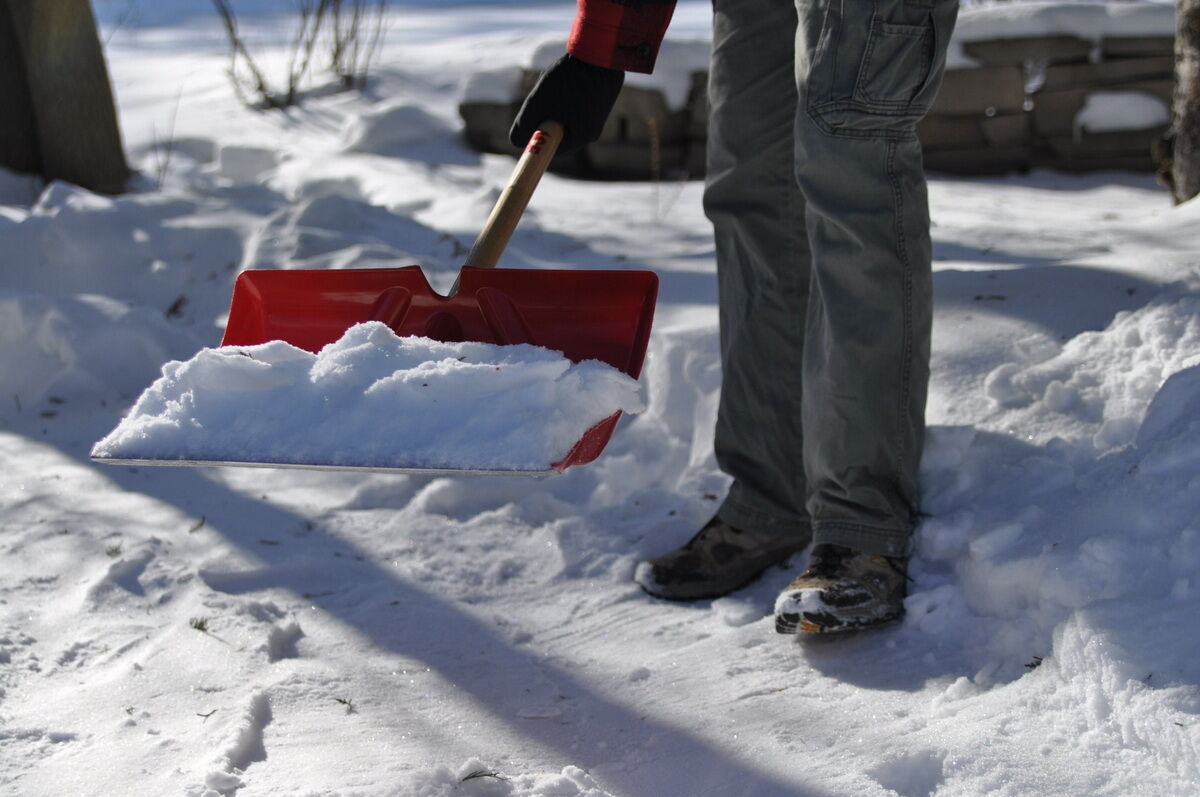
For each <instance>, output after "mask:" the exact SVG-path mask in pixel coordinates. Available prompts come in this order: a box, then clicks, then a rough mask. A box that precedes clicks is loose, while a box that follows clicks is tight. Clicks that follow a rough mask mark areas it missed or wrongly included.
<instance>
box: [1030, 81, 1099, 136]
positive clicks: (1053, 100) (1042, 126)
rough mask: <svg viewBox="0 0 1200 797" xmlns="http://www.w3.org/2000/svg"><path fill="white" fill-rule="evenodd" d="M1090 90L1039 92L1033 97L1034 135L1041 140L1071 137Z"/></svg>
mask: <svg viewBox="0 0 1200 797" xmlns="http://www.w3.org/2000/svg"><path fill="white" fill-rule="evenodd" d="M1089 92H1090V89H1062V90H1057V91H1039V92H1037V93H1036V94H1034V95H1033V111H1032V112H1031V114H1030V115H1031V117H1032V120H1033V132H1034V135H1036V136H1038V137H1039V138H1047V137H1053V136H1071V135H1072V134H1073V133H1074V131H1075V117H1076V116H1077V115H1078V114H1079V112H1080V111H1081V110H1083V106H1084V103H1086V102H1087V95H1088V93H1089Z"/></svg>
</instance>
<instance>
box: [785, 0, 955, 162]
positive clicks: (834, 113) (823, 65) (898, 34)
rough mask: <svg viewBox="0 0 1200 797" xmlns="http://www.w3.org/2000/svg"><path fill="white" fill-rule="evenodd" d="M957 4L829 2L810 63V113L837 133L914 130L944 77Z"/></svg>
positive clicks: (951, 0) (936, 0) (910, 134)
mask: <svg viewBox="0 0 1200 797" xmlns="http://www.w3.org/2000/svg"><path fill="white" fill-rule="evenodd" d="M957 12H958V3H957V0H928V1H927V2H922V1H921V0H876V2H875V3H868V2H861V0H860V3H859V4H858V5H850V6H840V7H837V8H836V10H835V8H830V9H829V11H828V12H827V15H826V17H825V20H824V25H823V30H822V32H821V36H820V40H819V42H818V44H817V46H816V48H815V52H814V57H813V63H812V64H811V69H810V75H809V79H810V81H812V82H811V84H810V86H809V88H810V90H809V91H808V92H807V100H808V112H809V115H810V116H811V117H812V118H813V119H814V121H816V122H817V124H818V126H819V127H820V128H821V129H823V130H824V131H825V132H827V133H830V134H832V135H842V136H852V137H857V138H882V139H892V140H898V139H912V138H915V137H916V125H917V122H918V121H920V120H921V118H922V117H924V116H925V114H926V113H927V112H928V111H929V108H930V106H931V105H933V100H934V98H935V97H936V96H937V90H938V87H939V86H940V85H941V76H942V72H943V70H944V69H945V64H946V46H947V44H948V42H949V40H950V34H951V32H952V31H953V29H954V21H955V18H956V17H957ZM839 61H840V62H841V63H839Z"/></svg>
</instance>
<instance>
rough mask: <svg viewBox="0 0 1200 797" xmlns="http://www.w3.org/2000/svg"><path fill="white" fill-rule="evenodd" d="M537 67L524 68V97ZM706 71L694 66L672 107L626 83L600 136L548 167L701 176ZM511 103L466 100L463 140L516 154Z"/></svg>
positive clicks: (620, 176) (604, 176) (611, 174)
mask: <svg viewBox="0 0 1200 797" xmlns="http://www.w3.org/2000/svg"><path fill="white" fill-rule="evenodd" d="M537 78H538V73H537V72H535V71H532V70H526V71H525V72H524V74H523V77H522V79H521V92H520V95H519V97H523V96H524V95H525V94H527V93H528V92H529V90H530V89H531V88H532V87H533V85H534V83H535V82H536V81H537ZM707 85H708V75H707V73H705V72H695V73H693V74H692V76H691V87H690V89H689V91H688V97H687V103H686V105H685V106H684V107H683V108H681V109H672V108H671V107H670V106H669V105H668V103H667V100H666V98H665V97H664V96H663V93H662V92H661V91H658V90H656V89H650V88H643V87H640V86H630V85H626V86H625V87H624V88H622V89H621V94H620V96H618V98H617V102H616V104H615V105H614V106H613V110H612V113H611V114H610V115H609V117H608V121H607V122H606V123H605V125H604V130H603V132H602V133H601V135H600V138H599V139H598V140H597V141H595V142H594V143H592V144H589V145H588V146H587V147H585V148H584V149H583V151H581V152H579V153H576V154H574V155H572V156H568V157H558V158H555V160H554V163H553V164H552V165H551V169H552V170H554V171H555V172H558V173H563V174H571V175H576V176H580V177H588V178H591V179H599V180H665V179H671V180H678V179H688V178H697V177H703V176H704V153H705V145H704V142H705V138H706V132H707V124H708V121H707V120H708V103H707V95H706V90H707ZM520 106H521V102H520V99H519V98H518V99H515V100H513V101H512V102H509V103H497V102H464V103H462V104H461V105H459V114H460V115H461V116H462V118H463V121H464V122H465V124H466V129H465V136H466V139H467V143H468V144H470V146H471V147H472V148H474V149H476V150H478V151H480V152H496V153H503V154H514V155H515V154H516V153H517V149H516V148H515V147H513V146H512V144H510V143H509V141H508V130H509V128H510V127H511V126H512V121H513V119H514V118H516V115H517V111H518V110H519V109H520Z"/></svg>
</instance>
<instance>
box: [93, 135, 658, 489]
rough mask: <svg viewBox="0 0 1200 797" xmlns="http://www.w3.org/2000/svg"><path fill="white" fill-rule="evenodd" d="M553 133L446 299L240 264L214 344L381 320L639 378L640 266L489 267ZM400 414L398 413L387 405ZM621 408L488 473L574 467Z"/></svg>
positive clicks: (378, 281)
mask: <svg viewBox="0 0 1200 797" xmlns="http://www.w3.org/2000/svg"><path fill="white" fill-rule="evenodd" d="M562 135H563V128H562V126H561V125H559V124H558V123H556V122H547V123H545V124H544V125H542V128H541V129H540V130H538V131H537V132H536V133H534V135H533V137H532V138H531V140H530V142H529V146H528V147H527V148H526V150H525V152H524V154H523V155H522V156H521V158H520V160H519V161H518V162H517V165H516V167H515V169H514V170H513V174H512V176H511V177H510V178H509V182H508V185H507V186H506V187H505V189H504V191H503V192H502V193H501V195H500V198H499V199H498V200H497V202H496V205H495V207H494V208H493V209H492V213H491V215H490V216H489V218H488V220H487V222H486V223H485V225H484V228H483V230H482V232H481V233H480V234H479V237H478V238H477V239H476V241H475V244H474V246H473V247H472V248H471V251H470V253H469V254H468V255H467V259H466V263H465V264H464V266H463V268H462V269H461V271H460V273H459V275H458V280H457V282H456V283H455V285H454V287H453V288H452V289H451V292H450V294H449V295H447V296H443V295H441V294H439V293H437V292H435V291H434V290H433V289H432V288H431V287H430V285H429V282H428V281H427V280H426V278H425V275H424V273H423V272H422V270H421V267H420V266H406V267H401V268H378V269H347V270H334V271H330V270H324V269H293V270H274V269H251V270H247V271H244V272H242V273H241V274H240V275H239V276H238V278H237V281H236V283H235V285H234V290H233V298H232V301H231V304H230V310H229V320H228V323H227V325H226V328H225V335H224V337H223V338H222V340H221V345H222V346H247V345H254V344H259V343H266V342H268V341H273V340H282V341H285V342H287V343H290V344H292V345H293V346H296V347H298V348H301V349H304V350H306V351H310V352H314V353H315V352H317V351H319V350H320V349H321V348H322V347H323V346H325V345H327V344H329V343H333V342H334V341H336V340H338V339H339V338H341V337H342V335H343V334H344V333H345V332H346V330H347V329H349V328H350V327H351V326H353V325H355V324H358V323H360V322H364V321H381V322H383V323H384V324H386V325H387V326H388V327H390V328H391V329H392V330H393V331H394V332H395V333H396V334H397V335H400V336H421V337H428V338H433V339H435V340H440V341H446V342H460V341H474V342H480V343H493V344H519V343H530V344H534V345H537V346H543V347H545V348H548V349H553V350H557V351H561V352H562V353H563V354H564V356H565V357H566V358H567V359H569V360H570V361H572V362H576V363H577V362H580V361H582V360H600V361H601V362H604V363H607V364H608V365H610V366H612V367H614V368H616V369H617V370H619V371H622V372H624V373H626V374H628V375H629V376H631V377H633V378H635V379H636V378H637V377H638V376H639V374H640V373H641V368H642V362H643V360H644V359H645V355H646V347H647V345H648V343H649V338H650V325H651V322H652V320H653V317H654V305H655V300H656V297H657V293H658V277H657V276H656V275H655V274H654V272H652V271H636V270H628V271H627V270H595V271H578V270H566V269H504V268H497V267H496V264H497V262H498V261H499V259H500V255H501V253H502V252H503V251H504V248H505V246H506V245H507V244H508V242H509V239H510V238H511V237H512V234H513V231H514V230H515V228H516V226H517V223H518V221H519V220H520V218H521V214H522V213H523V212H524V210H525V207H526V205H527V204H528V202H529V199H530V197H531V196H532V194H533V190H534V188H535V187H536V186H537V184H538V182H539V181H540V179H541V177H542V175H543V174H544V173H545V171H546V168H547V167H548V166H549V164H550V160H551V159H552V158H553V157H554V153H555V151H556V150H557V148H558V144H559V142H560V141H561V140H562ZM397 410H398V411H402V408H397ZM620 415H621V413H620V412H619V411H618V412H616V413H614V414H613V415H612V416H610V417H608V418H606V419H604V420H603V421H601V422H599V423H598V424H596V425H595V426H593V427H592V428H591V429H589V430H588V431H587V432H586V433H585V434H584V435H583V437H582V439H580V440H579V441H578V442H577V443H576V444H575V446H574V447H573V448H571V449H570V451H569V452H568V453H567V454H566V455H565V456H564V457H563V458H562V459H561V460H560V461H558V462H554V463H550V466H549V468H548V469H541V470H533V471H529V470H522V471H477V470H473V469H471V470H468V469H462V470H459V469H455V468H449V469H448V468H437V469H436V472H439V473H457V472H464V473H478V472H488V473H492V472H499V473H505V474H518V473H519V474H530V475H543V474H549V473H555V472H560V471H563V470H565V469H566V468H568V467H570V466H572V465H582V464H585V463H588V462H591V461H592V460H594V459H595V458H596V457H597V456H599V455H600V452H601V451H602V450H603V449H604V447H605V445H606V444H607V443H608V440H609V438H610V437H611V436H612V433H613V430H614V429H615V427H616V425H617V421H618V420H619V418H620ZM97 459H98V461H104V462H109V463H114V462H121V463H124V464H143V465H246V466H259V467H301V468H313V469H333V470H376V471H378V470H383V471H406V472H413V471H416V472H430V471H429V470H428V469H425V468H419V467H418V468H409V467H395V468H392V467H383V468H381V467H378V466H375V465H370V464H364V465H362V466H356V465H353V464H350V465H347V464H338V465H336V466H333V465H326V464H322V463H311V464H303V463H296V462H270V461H262V462H246V461H240V460H239V461H228V460H220V459H205V460H204V461H198V460H189V459H154V460H145V459H138V460H128V459H125V460H116V459H113V458H97Z"/></svg>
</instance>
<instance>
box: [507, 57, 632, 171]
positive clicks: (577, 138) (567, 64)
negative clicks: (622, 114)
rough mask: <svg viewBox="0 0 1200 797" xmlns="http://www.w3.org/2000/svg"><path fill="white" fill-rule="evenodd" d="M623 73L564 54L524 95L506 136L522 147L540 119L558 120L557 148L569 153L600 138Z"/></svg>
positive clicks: (539, 122) (619, 90)
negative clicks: (560, 129) (560, 131)
mask: <svg viewBox="0 0 1200 797" xmlns="http://www.w3.org/2000/svg"><path fill="white" fill-rule="evenodd" d="M624 83H625V73H624V72H622V71H621V70H619V69H606V68H604V67H602V66H593V65H591V64H589V63H587V62H586V61H580V60H579V59H578V58H575V57H573V56H571V55H564V56H563V57H562V58H559V59H558V60H557V61H555V62H554V65H553V66H551V67H550V68H549V69H547V70H546V71H545V72H543V73H542V76H541V78H539V79H538V82H537V85H536V86H534V87H533V90H532V91H530V92H529V96H528V97H526V98H525V103H524V104H523V105H522V106H521V110H520V111H519V112H518V113H517V118H516V120H515V121H514V122H513V126H512V129H511V130H510V131H509V134H508V137H509V140H510V141H512V144H513V146H514V147H518V148H520V149H524V148H525V145H526V144H528V143H529V139H530V138H531V137H532V136H533V133H534V131H535V130H537V128H538V125H540V124H541V123H542V122H546V121H553V122H560V123H562V126H563V127H564V128H565V130H566V133H565V134H564V135H563V141H562V144H560V145H559V148H558V151H559V152H561V153H564V154H569V153H571V152H574V151H576V150H579V149H582V148H583V147H584V146H586V145H587V144H589V143H591V142H593V141H595V140H596V139H597V138H599V137H600V131H601V130H603V129H604V122H605V120H606V119H608V114H609V112H611V111H612V107H613V104H614V103H615V102H616V101H617V95H618V94H620V93H621V86H622V85H623V84H624Z"/></svg>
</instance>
